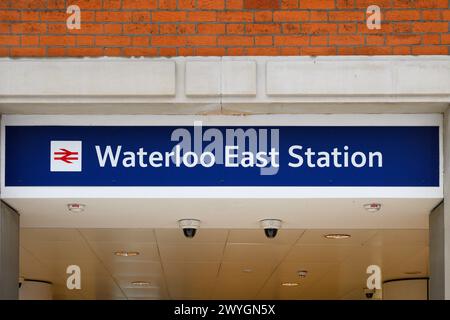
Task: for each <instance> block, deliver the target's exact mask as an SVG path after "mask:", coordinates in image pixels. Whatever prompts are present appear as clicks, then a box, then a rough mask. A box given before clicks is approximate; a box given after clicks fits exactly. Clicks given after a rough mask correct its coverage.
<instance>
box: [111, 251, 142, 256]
mask: <svg viewBox="0 0 450 320" xmlns="http://www.w3.org/2000/svg"><path fill="white" fill-rule="evenodd" d="M114 255H116V256H118V257H136V256H138V255H139V252H137V251H116V252H114Z"/></svg>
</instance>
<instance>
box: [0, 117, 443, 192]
mask: <svg viewBox="0 0 450 320" xmlns="http://www.w3.org/2000/svg"><path fill="white" fill-rule="evenodd" d="M196 121H201V122H202V123H203V125H204V126H226V125H230V126H280V127H282V126H438V127H439V186H438V187H266V186H264V187H159V186H158V187H60V186H58V187H11V186H8V187H6V186H5V165H4V164H5V127H6V126H11V125H20V126H39V125H42V126H48V125H56V126H192V125H193V124H194V122H196ZM0 161H1V186H0V187H1V198H2V199H8V198H71V199H73V198H124V199H125V198H194V199H195V198H443V116H442V115H441V114H333V115H323V114H307V115H306V114H305V115H304V114H297V115H249V116H225V115H220V116H218V115H198V116H197V115H177V116H172V115H3V116H2V120H1V156H0Z"/></svg>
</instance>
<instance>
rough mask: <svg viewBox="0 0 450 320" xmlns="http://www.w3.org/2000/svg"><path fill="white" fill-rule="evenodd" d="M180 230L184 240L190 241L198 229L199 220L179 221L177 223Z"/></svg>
mask: <svg viewBox="0 0 450 320" xmlns="http://www.w3.org/2000/svg"><path fill="white" fill-rule="evenodd" d="M178 224H179V225H180V228H181V229H182V230H183V234H184V236H185V237H186V238H189V239H192V238H193V237H194V236H195V234H196V233H197V229H198V228H199V227H200V220H197V219H181V220H179V221H178Z"/></svg>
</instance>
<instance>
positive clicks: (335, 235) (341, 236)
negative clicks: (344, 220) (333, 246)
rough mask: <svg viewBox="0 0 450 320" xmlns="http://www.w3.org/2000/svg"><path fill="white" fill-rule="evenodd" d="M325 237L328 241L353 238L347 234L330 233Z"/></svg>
mask: <svg viewBox="0 0 450 320" xmlns="http://www.w3.org/2000/svg"><path fill="white" fill-rule="evenodd" d="M324 237H325V238H327V239H335V240H339V239H348V238H350V237H351V235H349V234H345V233H329V234H326V235H324Z"/></svg>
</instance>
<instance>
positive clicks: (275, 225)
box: [260, 219, 281, 239]
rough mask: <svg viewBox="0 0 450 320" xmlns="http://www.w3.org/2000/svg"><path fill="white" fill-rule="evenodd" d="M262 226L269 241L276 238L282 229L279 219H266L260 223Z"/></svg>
mask: <svg viewBox="0 0 450 320" xmlns="http://www.w3.org/2000/svg"><path fill="white" fill-rule="evenodd" d="M260 224H261V227H262V228H263V229H264V234H265V235H266V237H267V238H269V239H273V238H275V237H276V236H277V233H278V229H280V228H281V220H278V219H264V220H261V221H260Z"/></svg>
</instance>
